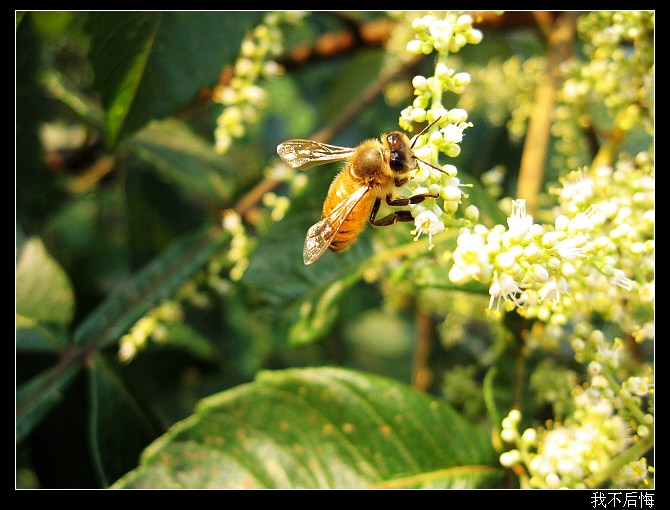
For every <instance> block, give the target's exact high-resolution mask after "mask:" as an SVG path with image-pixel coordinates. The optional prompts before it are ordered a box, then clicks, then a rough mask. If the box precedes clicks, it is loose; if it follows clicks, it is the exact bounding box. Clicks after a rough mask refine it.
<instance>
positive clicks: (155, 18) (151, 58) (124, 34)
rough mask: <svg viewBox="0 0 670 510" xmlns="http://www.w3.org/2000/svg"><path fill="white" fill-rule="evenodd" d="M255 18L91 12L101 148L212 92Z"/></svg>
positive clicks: (223, 13)
mask: <svg viewBox="0 0 670 510" xmlns="http://www.w3.org/2000/svg"><path fill="white" fill-rule="evenodd" d="M261 16H262V13H261V12H257V11H256V12H233V11H219V12H162V13H160V12H96V13H91V14H90V15H89V19H88V22H87V25H86V29H87V31H88V33H89V34H90V35H91V50H90V59H91V63H92V65H93V69H94V71H95V86H96V88H97V90H98V91H99V92H100V93H101V94H102V97H103V102H104V105H105V110H106V112H107V120H106V133H105V134H106V142H107V144H108V146H110V147H113V146H114V145H115V143H116V142H117V140H118V138H119V137H120V136H122V135H124V134H129V133H131V132H132V131H134V130H136V129H138V128H140V127H142V126H143V125H144V124H146V123H147V122H148V121H149V120H151V119H156V118H162V117H165V116H167V115H168V114H170V113H173V112H175V111H176V110H177V109H179V108H182V107H184V106H185V105H186V104H188V103H189V102H190V101H192V100H193V99H194V98H195V97H196V95H197V93H198V91H199V90H200V89H201V88H202V87H204V86H212V85H213V84H214V83H215V82H216V79H217V77H218V75H219V73H220V72H221V70H222V69H223V68H224V67H225V65H226V64H230V63H232V61H233V60H234V58H235V57H236V56H237V54H238V52H239V49H240V42H241V40H242V37H243V36H244V33H245V31H246V30H247V29H248V28H250V27H251V26H253V24H255V23H256V22H257V21H258V20H259V19H260V17H261Z"/></svg>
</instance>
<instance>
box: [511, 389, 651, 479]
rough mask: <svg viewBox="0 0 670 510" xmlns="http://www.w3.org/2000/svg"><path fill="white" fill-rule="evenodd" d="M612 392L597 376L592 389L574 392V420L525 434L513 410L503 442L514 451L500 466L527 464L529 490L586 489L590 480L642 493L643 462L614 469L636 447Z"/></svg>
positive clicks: (518, 414) (635, 461)
mask: <svg viewBox="0 0 670 510" xmlns="http://www.w3.org/2000/svg"><path fill="white" fill-rule="evenodd" d="M610 393H611V391H610V390H609V389H608V384H607V382H606V381H604V380H603V378H602V377H601V376H596V377H594V378H593V379H592V381H591V384H590V386H588V387H586V388H581V387H580V388H578V389H577V390H576V391H575V397H574V404H575V411H574V413H573V415H572V417H571V418H570V419H569V420H566V421H565V422H564V423H553V424H550V425H549V426H548V427H547V428H546V429H545V428H540V429H534V428H528V429H526V430H525V431H524V432H523V433H519V428H518V427H519V424H520V422H521V413H520V412H519V411H518V410H516V409H513V410H512V411H510V413H509V415H508V416H507V417H506V418H505V419H504V420H503V422H502V431H501V437H502V439H503V440H504V441H506V442H507V443H510V444H512V445H513V446H514V448H513V449H511V450H509V451H506V452H504V453H502V454H501V456H500V462H501V464H502V465H503V466H506V467H512V466H514V465H518V464H522V465H524V466H525V468H526V470H527V476H525V477H524V480H523V483H525V484H526V485H527V486H528V487H529V488H549V489H558V488H587V487H588V486H589V485H588V484H589V478H590V477H602V478H610V479H611V480H613V481H614V483H616V485H615V487H626V488H643V487H644V486H645V483H646V482H647V481H648V476H649V472H648V470H647V469H646V463H645V462H644V459H641V460H640V459H633V460H631V461H630V462H626V463H625V464H624V466H623V467H619V468H616V467H615V468H612V463H611V461H612V459H613V458H615V457H616V456H618V455H620V454H621V453H622V452H623V451H624V450H626V449H627V448H629V447H630V446H631V445H632V444H633V443H634V441H635V434H636V431H635V430H633V429H632V428H631V427H630V426H629V422H628V421H627V420H626V419H624V418H623V417H622V415H621V407H622V403H621V401H620V400H618V399H616V398H613V396H612V395H611V394H610ZM638 429H639V428H638ZM638 436H639V433H638ZM610 469H611V470H612V471H613V472H609V470H610ZM604 472H607V476H604V475H603V474H602V473H604Z"/></svg>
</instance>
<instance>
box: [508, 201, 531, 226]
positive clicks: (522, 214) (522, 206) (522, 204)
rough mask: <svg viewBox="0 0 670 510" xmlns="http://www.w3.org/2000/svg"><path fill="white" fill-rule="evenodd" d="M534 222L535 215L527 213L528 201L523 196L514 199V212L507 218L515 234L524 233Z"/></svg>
mask: <svg viewBox="0 0 670 510" xmlns="http://www.w3.org/2000/svg"><path fill="white" fill-rule="evenodd" d="M532 224H533V217H532V216H531V215H530V214H526V201H525V200H524V199H523V198H520V199H518V200H512V212H511V214H510V216H509V218H507V225H508V226H509V231H510V232H511V233H512V234H513V235H524V234H525V233H526V232H528V229H529V228H530V226H531V225H532Z"/></svg>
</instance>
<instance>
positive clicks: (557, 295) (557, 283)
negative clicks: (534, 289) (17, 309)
mask: <svg viewBox="0 0 670 510" xmlns="http://www.w3.org/2000/svg"><path fill="white" fill-rule="evenodd" d="M538 294H539V296H540V300H542V301H546V300H547V299H551V300H554V301H560V299H561V295H562V294H566V295H570V293H569V292H568V282H567V280H566V279H565V278H563V277H562V276H561V277H560V278H552V279H550V280H549V281H547V282H546V283H545V284H544V285H543V286H542V288H541V289H540V291H539V293H538Z"/></svg>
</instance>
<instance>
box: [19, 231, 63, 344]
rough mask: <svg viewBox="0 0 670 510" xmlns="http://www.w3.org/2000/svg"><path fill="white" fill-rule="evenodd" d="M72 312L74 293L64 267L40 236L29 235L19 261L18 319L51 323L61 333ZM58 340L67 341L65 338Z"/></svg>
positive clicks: (36, 322)
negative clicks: (30, 236)
mask: <svg viewBox="0 0 670 510" xmlns="http://www.w3.org/2000/svg"><path fill="white" fill-rule="evenodd" d="M73 314H74V294H73V292H72V287H71V285H70V280H69V279H68V277H67V275H66V274H65V271H63V269H62V268H61V266H60V265H59V264H58V262H56V261H55V260H54V259H53V258H52V257H51V255H49V253H48V252H47V250H46V248H45V247H44V244H43V243H42V241H41V240H40V239H38V238H36V237H33V238H30V239H28V240H27V241H26V242H25V243H24V244H23V245H22V247H21V249H20V253H19V258H18V261H17V263H16V316H17V322H18V321H19V318H21V321H20V322H21V323H22V324H23V325H26V324H33V325H35V326H37V325H51V326H53V327H55V328H54V329H55V330H56V331H60V332H61V333H62V332H63V331H64V330H65V327H66V326H67V325H68V324H69V323H70V321H71V320H72V316H73ZM56 338H57V337H53V340H56ZM59 343H61V344H65V339H64V338H62V339H61V340H60V341H59Z"/></svg>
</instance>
